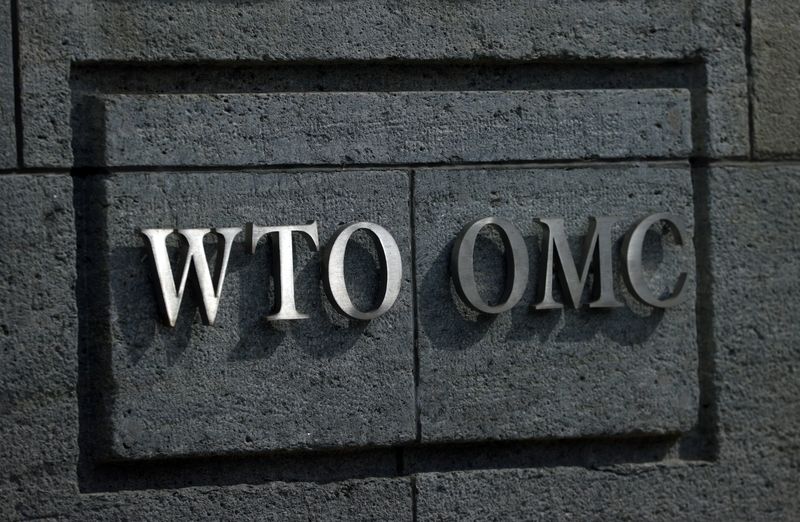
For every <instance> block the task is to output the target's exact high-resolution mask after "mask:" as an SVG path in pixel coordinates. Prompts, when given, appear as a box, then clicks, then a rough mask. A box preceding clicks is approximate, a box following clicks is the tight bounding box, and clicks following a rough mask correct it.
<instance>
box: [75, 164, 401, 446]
mask: <svg viewBox="0 0 800 522" xmlns="http://www.w3.org/2000/svg"><path fill="white" fill-rule="evenodd" d="M89 183H92V179H90V181H89ZM142 187H151V189H150V190H148V191H147V192H142V190H141V188H142ZM87 188H88V187H87V186H84V187H82V189H83V190H86V189H87ZM408 195H409V181H408V175H407V174H406V173H402V172H383V173H376V172H339V173H333V172H323V173H295V174H283V173H234V172H225V173H195V174H190V173H165V174H162V173H159V174H131V173H126V174H123V175H119V176H112V177H109V178H107V179H105V180H104V181H102V182H100V185H99V186H98V187H97V188H96V192H95V193H94V195H93V196H91V199H92V200H93V201H94V202H97V203H99V204H100V206H101V208H100V209H99V210H98V212H99V213H100V214H99V215H98V217H97V218H90V219H89V222H90V223H96V222H98V221H105V229H106V233H105V235H104V236H102V237H101V238H98V240H97V243H96V244H97V245H107V247H106V248H107V250H106V252H99V251H98V252H95V255H96V256H98V257H101V256H107V257H106V259H105V263H106V264H107V265H106V266H105V267H104V266H100V267H98V269H97V277H96V280H97V283H96V288H97V292H107V293H108V301H107V303H108V304H107V308H108V312H107V314H108V316H109V317H108V321H109V322H110V325H109V326H108V327H107V328H106V329H107V332H103V330H102V329H101V327H100V326H98V329H97V331H98V335H97V336H95V338H94V339H92V340H91V341H90V343H91V345H92V346H93V348H92V351H93V354H94V355H93V357H95V358H96V361H95V363H94V364H95V365H96V367H95V368H94V369H93V373H94V374H95V377H96V378H97V379H101V378H102V376H103V375H104V374H108V378H110V379H111V383H110V389H109V390H107V393H108V394H111V399H110V404H109V405H108V406H107V408H108V410H109V416H110V424H111V428H110V429H111V440H110V441H109V443H110V446H111V448H110V449H111V453H112V454H113V455H114V456H115V457H119V458H142V457H161V456H175V455H188V454H195V455H197V454H214V455H219V454H225V453H242V452H258V451H264V450H276V449H289V448H322V447H345V446H371V445H381V444H383V445H385V444H391V443H401V442H405V441H409V440H411V439H412V438H413V437H414V391H413V387H414V378H413V367H414V366H413V364H414V363H413V320H412V309H411V279H410V274H411V258H410V241H409V223H410V218H409V203H408ZM310 220H316V221H317V222H318V226H319V237H320V246H321V247H324V246H325V245H326V244H327V243H328V241H329V239H330V237H331V236H332V234H333V232H334V231H335V230H336V229H337V228H339V226H340V225H341V224H343V223H351V222H354V221H371V222H375V223H378V224H380V225H382V226H384V227H385V228H387V229H388V230H389V231H390V232H391V233H392V234H393V235H394V237H395V240H396V241H397V242H398V245H399V246H400V248H401V253H402V255H403V266H404V279H403V287H402V291H401V295H400V297H399V298H398V300H397V302H396V303H395V305H394V306H393V308H392V309H391V310H390V311H389V312H388V313H386V314H385V315H383V316H381V317H380V318H378V319H375V320H372V321H369V322H359V321H352V322H351V321H348V320H347V319H346V318H345V317H344V316H342V315H340V314H338V313H337V312H336V311H335V310H334V309H333V308H332V307H331V306H330V305H329V302H328V300H327V297H325V296H324V295H323V292H322V289H321V284H320V275H319V274H320V262H319V260H320V255H319V254H318V253H316V252H313V251H312V249H311V248H309V246H308V243H307V241H306V240H305V239H302V238H300V237H298V238H296V240H295V252H296V253H295V267H296V268H295V273H296V281H295V288H296V290H295V292H296V299H297V307H298V310H299V311H301V312H303V313H306V314H308V315H310V318H309V319H306V320H299V321H287V322H283V323H282V324H280V323H272V324H270V323H269V322H268V321H266V320H265V319H264V318H265V317H266V316H267V315H268V314H269V313H270V309H271V307H272V303H273V298H274V296H273V295H272V291H271V286H270V274H271V268H272V263H271V255H272V251H271V249H270V248H268V247H267V245H266V243H265V244H263V245H260V246H259V248H258V249H257V252H256V255H251V254H250V253H249V252H248V250H247V249H246V241H245V233H244V232H243V233H242V234H240V236H239V238H238V241H237V242H236V243H235V245H234V248H233V250H232V252H231V259H230V265H229V268H228V273H227V276H226V278H225V287H224V290H223V296H222V300H221V304H220V310H219V313H218V315H217V318H216V322H215V325H214V326H213V327H212V326H206V325H204V324H202V322H201V321H200V318H199V312H198V311H197V308H196V303H198V302H199V301H196V300H195V301H188V302H186V303H184V306H182V308H181V315H180V317H179V319H178V324H177V325H176V327H175V328H170V327H169V326H166V325H165V324H164V323H163V321H162V319H161V318H160V317H159V314H158V303H157V300H156V299H157V295H156V291H155V289H154V284H155V282H154V274H153V273H152V270H151V266H150V265H151V264H150V262H149V249H148V248H146V243H145V241H146V240H145V239H144V237H142V236H140V235H139V233H138V232H137V230H138V229H140V228H164V227H167V228H170V227H178V228H180V227H188V228H196V227H204V226H208V227H213V226H217V227H230V226H242V227H244V225H245V224H246V223H248V222H251V221H253V222H255V223H256V224H260V225H292V224H305V223H307V222H308V221H310ZM362 234H364V233H362ZM262 241H265V240H262ZM348 250H349V254H348V257H347V258H346V260H347V270H348V276H349V277H350V279H349V283H350V287H349V291H350V294H351V297H352V298H353V300H354V301H355V302H356V303H357V305H359V306H360V307H361V308H362V309H369V308H370V307H371V306H372V302H373V299H374V298H373V293H374V292H375V291H376V290H375V289H376V285H377V273H378V267H377V257H376V255H375V254H374V252H373V250H374V246H373V243H372V241H371V240H370V239H369V236H366V235H365V236H363V237H362V240H361V241H356V240H354V241H353V243H352V245H351V247H350V248H349V249H348ZM179 259H181V261H180V262H182V259H183V258H182V257H180V258H179ZM177 266H180V265H178V264H177V262H175V264H174V265H173V267H174V271H175V272H178V273H179V268H177ZM212 266H213V265H212ZM92 279H93V280H94V279H95V278H94V277H93V278H92ZM106 281H107V282H106ZM103 284H106V285H107V288H102V285H103ZM187 297H188V295H187ZM86 298H89V296H86ZM91 299H98V297H97V296H96V295H95V296H92V297H91ZM102 302H103V301H102V299H100V300H99V303H102ZM104 306H106V305H104V304H102V305H101V304H98V307H99V308H98V310H97V312H98V315H100V314H101V309H102V308H103V307H104ZM108 339H110V342H109V341H108ZM109 351H110V353H111V357H110V359H109V360H107V361H106V360H104V358H103V354H104V353H108V352H109ZM100 432H101V430H100V427H99V426H98V433H100Z"/></svg>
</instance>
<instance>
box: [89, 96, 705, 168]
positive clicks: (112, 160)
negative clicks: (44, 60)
mask: <svg viewBox="0 0 800 522" xmlns="http://www.w3.org/2000/svg"><path fill="white" fill-rule="evenodd" d="M631 105H636V106H637V110H636V111H631V110H629V109H630V106H631ZM103 108H104V111H103V114H104V117H105V125H104V128H105V136H106V143H105V147H104V152H105V163H106V164H108V165H115V166H124V165H191V164H197V165H212V166H213V165H257V164H270V165H274V164H278V165H281V164H311V165H314V164H330V163H333V164H345V163H383V164H391V163H441V162H452V161H467V162H478V161H513V160H534V159H547V160H552V159H565V158H581V159H587V158H627V157H655V158H658V157H678V158H681V157H686V156H688V155H689V153H690V152H691V148H692V147H691V125H690V120H691V114H690V101H689V93H688V91H686V90H677V89H675V90H666V89H653V90H616V91H612V90H597V91H589V90H586V91H507V92H495V91H492V92H478V91H471V92H463V91H462V92H444V93H442V92H439V93H420V92H389V93H363V92H360V93H341V92H336V93H286V94H225V95H193V94H189V95H175V96H172V95H155V96H145V95H135V96H131V95H127V96H124V95H123V96H111V97H108V98H106V99H104V100H103Z"/></svg>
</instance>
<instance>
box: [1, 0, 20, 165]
mask: <svg viewBox="0 0 800 522" xmlns="http://www.w3.org/2000/svg"><path fill="white" fill-rule="evenodd" d="M11 35H12V31H11V0H2V1H0V169H2V168H12V167H16V165H17V128H16V123H15V121H16V116H15V114H16V112H15V108H14V53H13V45H12V41H11Z"/></svg>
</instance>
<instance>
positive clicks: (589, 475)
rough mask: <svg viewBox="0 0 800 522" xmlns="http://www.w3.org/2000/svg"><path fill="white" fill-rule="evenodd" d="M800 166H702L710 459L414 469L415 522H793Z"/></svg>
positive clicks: (799, 405)
mask: <svg viewBox="0 0 800 522" xmlns="http://www.w3.org/2000/svg"><path fill="white" fill-rule="evenodd" d="M799 175H800V168H798V167H797V166H793V165H787V166H765V167H757V166H755V167H747V166H741V165H740V166H735V167H717V168H713V169H710V170H707V171H704V172H702V176H703V177H704V179H705V181H703V182H702V183H701V186H702V187H703V188H702V193H701V194H700V201H702V202H703V205H704V208H705V209H706V211H704V212H703V213H702V215H703V216H705V218H706V219H708V220H709V221H708V222H705V223H698V224H697V227H698V233H702V234H703V237H702V238H701V239H700V242H701V244H703V245H704V246H703V251H704V252H703V255H706V254H707V255H708V261H709V262H710V269H711V274H708V275H711V277H712V280H711V281H709V282H712V281H713V284H711V285H710V286H709V287H707V288H703V290H702V292H703V295H702V296H701V299H700V301H701V303H703V305H702V306H703V317H704V321H708V330H705V331H707V333H708V334H709V336H710V337H709V338H708V339H705V340H704V342H709V343H711V345H710V350H709V352H710V353H708V355H707V357H708V359H709V360H708V361H707V362H706V363H705V364H704V365H703V367H704V368H706V370H708V369H709V368H712V369H713V372H712V374H711V375H709V376H708V377H709V378H710V379H711V381H712V383H713V384H712V394H713V397H712V402H711V403H709V404H704V405H703V408H706V409H708V410H709V413H710V414H711V415H713V417H714V418H715V421H714V430H715V432H714V433H711V434H710V436H711V437H712V438H713V439H715V440H716V444H717V445H718V449H717V450H716V454H715V455H714V456H713V458H712V459H711V460H710V461H706V462H691V461H685V460H684V461H674V460H673V461H669V460H667V461H665V462H663V463H661V464H650V465H639V464H630V463H628V464H626V463H622V464H613V465H607V464H606V465H604V464H603V463H598V464H597V465H596V466H594V469H585V468H580V467H552V468H549V469H506V470H489V469H487V470H483V471H465V472H451V473H423V474H420V475H418V476H417V480H416V487H417V507H418V520H504V519H509V518H514V519H561V518H563V517H564V516H565V514H569V515H570V516H573V517H575V518H579V519H609V518H612V519H619V518H623V519H652V520H681V519H684V518H685V517H686V514H687V513H691V516H692V518H697V519H701V520H719V519H731V520H794V519H796V518H797V513H798V512H800V502H799V501H798V497H797V495H796V494H795V489H796V488H795V485H796V483H797V477H798V469H800V459H799V458H798V454H799V452H798V450H799V448H798V442H797V441H798V437H800V425H799V424H798V419H800V401H798V397H800V381H798V379H797V375H796V374H797V361H798V359H799V358H800V352H799V351H798V348H797V343H796V341H795V339H796V337H797V328H796V326H795V323H796V318H797V316H798V313H799V312H800V310H798V305H797V302H796V301H795V300H793V299H787V296H789V295H794V292H795V289H796V288H797V285H798V283H800V272H798V269H797V263H796V259H797V254H798V239H800V238H798V223H800V212H799V211H798V207H797V204H796V202H797V199H798V197H800V176H799ZM706 234H707V236H706ZM706 307H708V308H706ZM704 328H705V327H704ZM553 451H554V452H556V451H557V450H555V449H554V450H553Z"/></svg>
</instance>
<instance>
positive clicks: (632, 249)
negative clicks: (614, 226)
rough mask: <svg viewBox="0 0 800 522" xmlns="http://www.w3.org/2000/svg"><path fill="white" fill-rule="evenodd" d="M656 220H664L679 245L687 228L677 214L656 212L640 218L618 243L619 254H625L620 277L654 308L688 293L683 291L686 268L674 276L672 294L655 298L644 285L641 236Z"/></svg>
mask: <svg viewBox="0 0 800 522" xmlns="http://www.w3.org/2000/svg"><path fill="white" fill-rule="evenodd" d="M660 221H663V222H664V223H666V224H667V226H668V227H669V228H670V230H672V232H673V233H674V234H675V236H676V241H677V243H678V244H679V245H683V244H684V242H685V236H688V232H687V231H686V225H685V224H684V222H683V219H682V218H681V217H680V216H677V215H675V214H667V213H659V214H652V215H650V216H647V217H645V218H643V219H642V220H641V221H639V222H638V223H637V224H636V225H634V227H633V228H632V229H631V230H630V232H628V233H627V234H626V235H625V240H624V242H623V243H622V256H623V257H624V258H625V265H624V266H625V270H624V271H623V278H624V279H625V284H626V285H627V287H628V290H630V292H631V293H632V294H633V295H634V296H635V297H636V298H637V299H639V300H640V301H642V302H643V303H645V304H648V305H650V306H654V307H656V308H672V307H675V306H678V305H679V304H681V303H683V302H684V301H686V299H687V298H688V297H689V293H688V292H686V280H687V278H688V275H687V274H686V272H681V274H680V275H679V276H678V282H677V283H676V284H675V289H674V290H673V291H672V294H671V295H670V296H669V297H667V298H665V299H659V298H658V297H656V296H655V295H654V294H653V292H652V291H651V290H650V287H649V286H648V285H647V281H645V278H644V269H643V268H642V248H643V247H644V238H645V236H646V235H647V231H648V230H649V229H650V227H652V226H653V225H655V224H656V223H658V222H660Z"/></svg>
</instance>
